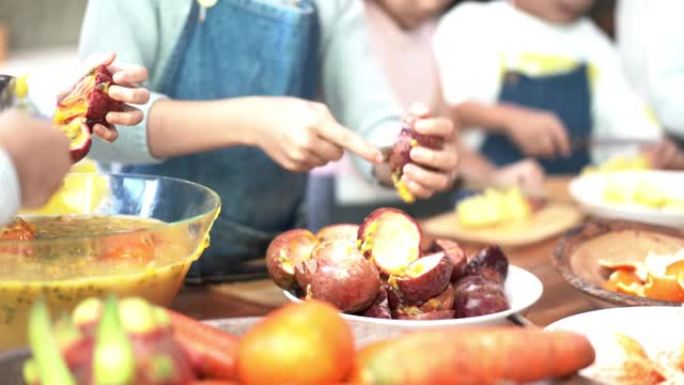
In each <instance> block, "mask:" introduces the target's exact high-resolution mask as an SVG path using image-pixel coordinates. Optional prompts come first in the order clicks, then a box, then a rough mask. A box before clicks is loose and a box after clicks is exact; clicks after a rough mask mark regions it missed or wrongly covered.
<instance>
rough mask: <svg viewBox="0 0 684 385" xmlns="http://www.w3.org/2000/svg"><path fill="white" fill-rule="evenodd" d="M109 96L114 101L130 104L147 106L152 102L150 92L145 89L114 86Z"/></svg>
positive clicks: (110, 89) (110, 88)
mask: <svg viewBox="0 0 684 385" xmlns="http://www.w3.org/2000/svg"><path fill="white" fill-rule="evenodd" d="M108 94H109V96H110V97H111V98H112V99H114V100H118V101H120V102H124V103H129V104H145V103H147V102H148V101H149V100H150V91H148V90H147V89H145V88H128V87H121V86H117V85H113V86H111V87H109V91H108Z"/></svg>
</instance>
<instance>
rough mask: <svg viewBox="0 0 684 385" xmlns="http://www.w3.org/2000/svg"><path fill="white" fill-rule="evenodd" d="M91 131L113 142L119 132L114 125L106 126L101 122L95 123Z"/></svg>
mask: <svg viewBox="0 0 684 385" xmlns="http://www.w3.org/2000/svg"><path fill="white" fill-rule="evenodd" d="M93 133H95V135H97V136H98V137H100V138H101V139H103V140H105V141H107V142H110V143H111V142H113V141H115V140H116V139H117V138H118V137H119V132H118V131H117V130H116V128H115V127H111V128H109V127H106V126H104V125H102V124H96V125H95V127H93Z"/></svg>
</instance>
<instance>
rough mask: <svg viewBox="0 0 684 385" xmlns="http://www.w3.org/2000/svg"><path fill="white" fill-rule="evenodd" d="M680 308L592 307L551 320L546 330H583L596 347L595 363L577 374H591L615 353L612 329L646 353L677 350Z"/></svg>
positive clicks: (682, 341) (682, 333) (682, 335)
mask: <svg viewBox="0 0 684 385" xmlns="http://www.w3.org/2000/svg"><path fill="white" fill-rule="evenodd" d="M682 324H684V308H682V307H678V306H634V307H620V308H611V309H601V310H594V311H590V312H586V313H580V314H576V315H573V316H570V317H567V318H564V319H561V320H559V321H556V322H554V323H552V324H551V325H549V326H547V327H546V330H567V331H572V332H576V333H580V334H584V335H585V336H586V337H587V338H588V339H589V341H590V342H591V344H592V345H593V346H594V350H595V351H596V361H595V365H593V366H590V367H588V368H586V369H584V370H582V371H580V375H582V376H585V377H589V378H591V377H593V376H594V374H593V373H594V371H595V370H596V367H600V366H603V365H606V364H610V363H613V362H615V359H616V357H619V347H618V344H617V342H616V340H615V335H616V333H622V334H624V335H627V336H629V337H631V338H633V339H635V340H637V341H638V342H639V343H641V344H642V346H643V347H644V349H645V350H646V352H647V353H648V354H649V356H651V357H654V356H656V355H657V354H658V353H660V352H663V351H679V349H680V348H681V346H682V345H684V328H682Z"/></svg>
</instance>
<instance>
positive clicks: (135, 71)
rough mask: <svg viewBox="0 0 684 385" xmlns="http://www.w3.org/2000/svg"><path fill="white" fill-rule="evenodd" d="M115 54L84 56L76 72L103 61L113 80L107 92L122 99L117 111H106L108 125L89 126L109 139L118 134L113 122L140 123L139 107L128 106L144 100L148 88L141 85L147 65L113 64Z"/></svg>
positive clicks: (116, 98)
mask: <svg viewBox="0 0 684 385" xmlns="http://www.w3.org/2000/svg"><path fill="white" fill-rule="evenodd" d="M115 59H116V54H114V53H109V54H107V55H105V56H99V55H98V56H93V57H90V58H89V59H88V60H86V65H85V69H84V70H83V71H81V73H80V74H79V78H80V77H82V76H83V75H85V74H86V73H88V72H90V71H91V70H92V69H93V68H96V67H98V66H100V65H103V64H104V65H106V66H107V68H108V69H109V70H110V71H111V72H112V77H113V80H114V84H112V85H111V86H110V87H109V91H108V94H109V96H110V97H111V98H112V99H114V100H118V101H120V102H122V103H125V105H124V107H123V109H122V110H121V111H112V112H109V113H108V114H107V117H106V119H107V123H109V124H111V125H112V126H111V127H106V126H103V125H101V124H97V125H95V126H94V127H93V132H94V133H95V135H97V136H99V137H100V138H102V139H104V140H106V141H108V142H112V141H114V140H116V138H117V137H118V133H117V131H116V128H115V127H114V126H115V125H122V126H133V125H136V124H138V123H140V122H141V121H142V120H143V118H144V116H143V113H142V111H140V110H139V109H137V108H135V107H132V106H131V104H145V103H147V102H148V101H149V99H150V92H149V91H148V90H147V89H145V88H142V87H141V84H142V83H143V82H145V81H146V80H147V69H146V68H145V67H143V66H139V65H126V64H121V65H119V64H114V60H115ZM75 84H76V82H73V83H72V84H71V85H70V86H69V88H68V89H66V90H64V91H63V92H61V93H59V95H58V96H57V101H60V100H62V99H63V98H64V97H65V96H66V95H67V94H68V93H69V92H70V91H71V89H72V88H73V86H74V85H75Z"/></svg>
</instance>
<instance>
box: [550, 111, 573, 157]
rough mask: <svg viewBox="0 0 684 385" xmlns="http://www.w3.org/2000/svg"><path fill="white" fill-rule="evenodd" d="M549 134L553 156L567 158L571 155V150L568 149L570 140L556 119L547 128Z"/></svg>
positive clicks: (563, 127)
mask: <svg viewBox="0 0 684 385" xmlns="http://www.w3.org/2000/svg"><path fill="white" fill-rule="evenodd" d="M549 134H550V135H551V138H552V141H553V146H554V148H555V151H554V153H555V154H561V155H564V156H569V155H570V154H571V153H572V149H571V148H570V138H568V132H567V130H566V129H565V126H564V125H563V123H561V122H560V121H559V120H557V119H554V121H553V122H552V123H551V125H550V127H549Z"/></svg>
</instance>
